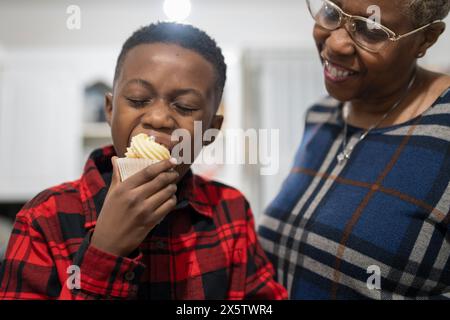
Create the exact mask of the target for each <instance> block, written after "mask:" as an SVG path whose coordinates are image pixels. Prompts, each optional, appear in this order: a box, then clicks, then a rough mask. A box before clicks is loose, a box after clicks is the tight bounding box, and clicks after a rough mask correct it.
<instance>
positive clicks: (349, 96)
mask: <svg viewBox="0 0 450 320" xmlns="http://www.w3.org/2000/svg"><path fill="white" fill-rule="evenodd" d="M325 88H326V89H327V92H328V94H329V95H330V96H331V97H333V98H334V99H336V100H338V101H341V102H345V101H351V100H353V99H354V98H355V92H354V91H351V92H350V91H349V90H345V89H339V88H336V87H334V86H330V85H328V84H327V83H325Z"/></svg>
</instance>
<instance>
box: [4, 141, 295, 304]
mask: <svg viewBox="0 0 450 320" xmlns="http://www.w3.org/2000/svg"><path fill="white" fill-rule="evenodd" d="M113 155H114V149H113V148H112V147H107V148H104V149H99V150H96V151H94V152H93V153H92V155H91V156H90V158H89V160H88V161H87V163H86V166H85V169H84V174H83V175H82V177H81V178H80V179H79V180H76V181H74V182H69V183H64V184H61V185H59V186H56V187H53V188H50V189H48V190H45V191H43V192H41V193H40V194H39V195H37V196H36V197H35V198H34V199H33V200H31V201H30V202H28V203H27V204H26V205H25V206H24V208H23V209H22V210H21V211H20V212H19V213H18V214H17V217H16V221H15V225H14V229H13V232H12V235H11V238H10V241H9V244H8V249H7V252H6V257H5V260H4V262H3V263H2V266H1V269H0V299H116V298H118V299H136V298H138V299H283V298H287V294H286V290H285V289H284V288H283V287H282V286H281V285H279V284H278V283H276V282H275V281H274V279H273V274H274V271H273V268H272V266H271V264H270V263H269V262H268V260H267V258H266V256H265V254H264V253H263V251H262V249H261V247H260V245H259V243H258V241H257V238H256V234H255V230H254V221H253V216H252V212H251V209H250V207H249V205H248V203H247V201H246V200H245V198H244V197H243V195H242V194H241V193H240V192H239V191H237V190H235V189H232V188H230V187H227V186H224V185H222V184H219V183H217V182H213V181H206V180H204V179H203V178H200V177H199V176H196V175H193V174H192V173H191V172H189V173H188V174H187V175H186V176H185V177H184V178H183V180H182V182H181V186H179V188H180V194H179V196H178V199H179V206H177V207H178V209H176V210H174V211H173V212H171V213H170V214H169V215H168V216H167V217H166V219H164V221H163V222H162V223H161V224H160V225H158V226H157V227H156V228H154V229H153V230H152V231H151V232H150V233H149V235H148V236H147V238H146V239H145V240H144V241H143V243H142V244H141V245H140V247H139V249H138V250H136V254H135V255H133V256H132V257H118V256H114V255H111V254H108V253H106V252H102V251H100V250H98V249H96V248H95V247H93V246H90V245H89V240H90V236H91V235H92V231H93V229H94V228H95V223H96V220H97V215H98V213H99V212H100V209H101V208H102V205H103V201H104V199H105V196H106V193H107V191H108V187H109V184H110V180H111V172H112V168H111V157H112V156H113ZM183 204H184V205H183ZM72 266H76V267H75V268H77V267H79V269H78V270H79V271H80V272H79V275H80V277H79V278H78V279H79V282H78V283H77V282H76V280H74V279H76V273H74V270H75V271H76V269H73V267H72ZM71 275H72V277H71ZM74 275H75V277H74ZM68 284H71V285H68ZM77 284H79V286H78V285H77Z"/></svg>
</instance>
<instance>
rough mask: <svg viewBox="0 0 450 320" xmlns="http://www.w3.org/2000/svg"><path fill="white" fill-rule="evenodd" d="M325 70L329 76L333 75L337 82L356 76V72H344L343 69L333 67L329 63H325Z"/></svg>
mask: <svg viewBox="0 0 450 320" xmlns="http://www.w3.org/2000/svg"><path fill="white" fill-rule="evenodd" d="M325 69H326V71H327V72H328V74H329V75H331V76H332V77H333V78H334V79H335V80H343V79H345V78H347V77H349V76H352V75H354V74H355V72H352V71H348V70H344V69H342V68H339V67H337V66H335V65H333V64H332V63H331V62H329V61H325Z"/></svg>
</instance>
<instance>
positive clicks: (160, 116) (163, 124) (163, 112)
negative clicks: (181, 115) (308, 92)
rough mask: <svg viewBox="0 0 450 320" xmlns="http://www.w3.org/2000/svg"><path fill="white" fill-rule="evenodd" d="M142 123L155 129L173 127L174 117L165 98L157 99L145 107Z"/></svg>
mask: <svg viewBox="0 0 450 320" xmlns="http://www.w3.org/2000/svg"><path fill="white" fill-rule="evenodd" d="M142 125H143V126H144V127H150V128H154V129H162V128H171V127H172V126H173V119H172V116H171V112H170V105H169V104H168V103H167V102H166V101H165V100H164V99H158V100H155V101H154V102H153V103H152V104H151V105H150V106H148V107H147V108H145V114H144V116H143V117H142Z"/></svg>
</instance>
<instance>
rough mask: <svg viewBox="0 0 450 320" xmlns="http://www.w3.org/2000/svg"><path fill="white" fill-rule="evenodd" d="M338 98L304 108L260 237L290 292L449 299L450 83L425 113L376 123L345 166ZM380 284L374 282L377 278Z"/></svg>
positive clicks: (352, 135) (354, 134) (354, 135)
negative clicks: (298, 138) (300, 130)
mask: <svg viewBox="0 0 450 320" xmlns="http://www.w3.org/2000/svg"><path fill="white" fill-rule="evenodd" d="M343 134H344V130H343V120H342V104H340V103H339V102H337V101H336V100H334V99H332V98H327V99H325V100H324V101H322V102H321V103H319V104H317V105H314V106H313V107H312V108H311V109H310V110H309V111H308V112H307V115H306V127H305V133H304V138H303V142H302V144H301V146H300V148H299V150H298V152H297V155H296V157H295V162H294V167H293V169H292V171H291V173H290V174H289V176H288V177H287V179H286V180H285V182H284V184H283V186H282V189H281V191H280V193H279V194H278V196H277V197H276V198H275V200H274V201H273V202H272V203H271V204H270V206H269V207H268V209H267V211H266V214H265V216H264V218H263V220H262V225H261V226H260V228H259V230H258V231H259V235H260V239H261V243H262V245H263V248H264V249H265V251H266V253H267V254H268V257H269V259H271V260H272V262H273V264H274V267H275V269H276V272H277V279H278V280H279V282H280V283H282V284H284V285H285V286H286V287H287V289H288V292H289V295H290V297H291V298H292V299H365V298H368V299H370V298H371V299H439V298H450V259H449V256H450V232H449V222H450V213H449V210H450V89H448V90H447V91H446V92H444V93H443V94H442V95H441V96H440V97H439V98H438V99H437V100H436V101H435V103H434V104H433V106H432V107H431V108H429V109H428V110H427V111H426V112H425V113H424V114H422V115H421V116H418V117H416V118H414V119H412V120H410V121H408V122H407V123H404V124H401V125H396V126H392V127H389V128H380V129H375V130H373V131H372V132H371V133H370V134H369V135H368V136H367V137H366V138H365V139H364V140H363V141H361V142H359V143H357V141H358V138H359V136H360V134H361V130H360V129H357V128H354V127H350V128H349V131H348V137H347V139H348V140H347V141H349V144H350V145H352V146H355V148H354V150H353V153H352V154H351V158H350V159H349V160H347V161H346V162H345V163H342V164H339V163H338V162H337V160H336V156H337V154H338V153H339V152H340V151H341V150H342V140H343ZM378 275H379V276H380V277H379V280H380V282H379V284H380V286H379V287H378V285H377V276H378Z"/></svg>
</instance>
